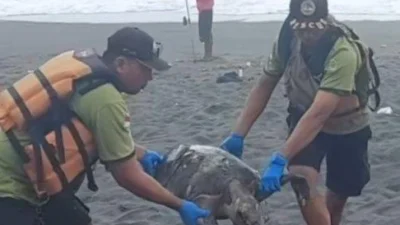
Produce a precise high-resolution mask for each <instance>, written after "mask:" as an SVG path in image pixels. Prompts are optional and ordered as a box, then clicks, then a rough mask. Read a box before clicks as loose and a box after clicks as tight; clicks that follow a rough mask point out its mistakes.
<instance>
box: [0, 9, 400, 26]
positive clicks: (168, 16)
mask: <svg viewBox="0 0 400 225" xmlns="http://www.w3.org/2000/svg"><path fill="white" fill-rule="evenodd" d="M286 15H287V13H286V12H285V13H271V14H242V15H233V14H221V13H214V18H213V20H214V22H217V23H221V22H243V23H265V22H276V21H282V20H283V19H284V18H285V17H286ZM333 15H334V16H335V17H336V18H337V19H339V20H341V21H351V22H366V21H377V22H393V21H400V14H390V15H389V14H340V13H336V14H335V13H333ZM184 16H186V17H187V13H186V12H175V11H173V12H168V11H167V12H165V11H152V12H120V13H88V14H68V13H66V14H37V15H12V16H0V21H10V22H16V21H21V22H42V23H73V24H120V23H142V24H152V23H182V18H183V17H184ZM190 19H191V21H192V23H197V22H198V13H197V11H196V10H192V12H191V13H190Z"/></svg>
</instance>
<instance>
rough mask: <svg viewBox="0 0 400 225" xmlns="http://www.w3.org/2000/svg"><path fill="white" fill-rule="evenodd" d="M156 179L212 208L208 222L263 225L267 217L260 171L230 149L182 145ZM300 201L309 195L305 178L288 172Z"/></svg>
mask: <svg viewBox="0 0 400 225" xmlns="http://www.w3.org/2000/svg"><path fill="white" fill-rule="evenodd" d="M155 178H156V179H157V180H158V182H160V183H161V184H162V185H163V186H164V187H165V188H167V189H168V190H170V191H171V192H172V193H174V194H175V195H177V196H179V197H181V198H184V199H188V200H191V201H194V202H196V203H197V204H198V205H200V206H201V207H203V208H206V209H209V210H211V212H212V214H211V216H210V217H208V218H206V219H205V220H203V221H202V222H203V224H204V225H217V220H221V219H230V220H231V221H232V223H233V224H234V225H263V224H264V222H265V218H264V216H263V213H262V212H261V209H260V204H259V203H260V202H261V201H263V200H264V199H266V198H267V197H269V195H266V196H258V195H257V193H256V192H257V187H258V186H259V184H260V175H259V173H258V172H257V171H256V170H255V169H253V168H251V167H250V166H248V165H247V164H246V163H244V162H243V161H242V160H240V159H238V158H236V157H235V156H233V155H231V154H229V153H228V152H226V151H224V150H222V149H220V148H218V147H213V146H208V145H190V146H188V145H180V146H179V147H178V148H176V149H172V150H171V151H169V152H168V153H167V154H166V155H165V156H164V159H163V163H161V164H160V166H159V167H158V169H157V171H156V173H155ZM289 180H291V181H292V185H293V187H294V189H295V190H296V195H297V198H298V199H299V200H306V199H307V198H308V192H309V189H308V185H307V182H306V180H305V179H304V178H302V177H298V176H294V175H285V176H284V178H283V179H282V183H283V184H285V183H287V182H288V181H289Z"/></svg>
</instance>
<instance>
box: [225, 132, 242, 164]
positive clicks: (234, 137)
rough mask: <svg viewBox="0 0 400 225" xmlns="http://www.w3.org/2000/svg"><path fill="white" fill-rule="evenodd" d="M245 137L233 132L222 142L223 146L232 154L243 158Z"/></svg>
mask: <svg viewBox="0 0 400 225" xmlns="http://www.w3.org/2000/svg"><path fill="white" fill-rule="evenodd" d="M243 142H244V137H243V136H242V135H239V134H237V133H232V134H231V135H230V136H229V137H227V138H226V139H225V140H224V141H223V142H222V144H221V146H220V147H221V148H222V149H224V150H226V151H228V152H229V153H231V154H232V155H234V156H236V157H238V158H239V159H240V158H242V153H243Z"/></svg>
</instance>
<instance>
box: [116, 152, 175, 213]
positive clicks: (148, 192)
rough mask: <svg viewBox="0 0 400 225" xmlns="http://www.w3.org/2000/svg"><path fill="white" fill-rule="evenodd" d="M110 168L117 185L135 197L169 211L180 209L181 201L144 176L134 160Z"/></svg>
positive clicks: (153, 180) (150, 178) (152, 179)
mask: <svg viewBox="0 0 400 225" xmlns="http://www.w3.org/2000/svg"><path fill="white" fill-rule="evenodd" d="M110 168H111V172H112V174H113V176H114V179H115V180H116V181H117V182H118V184H119V185H120V186H121V187H123V188H125V189H126V190H128V191H130V192H132V193H134V194H135V195H137V196H139V197H141V198H143V199H146V200H149V201H152V202H155V203H158V204H162V205H165V206H167V207H169V208H171V209H175V210H178V209H179V208H180V207H181V205H182V200H181V199H180V198H178V197H176V196H175V195H173V194H172V193H171V192H169V191H168V190H167V189H165V188H164V187H163V186H162V185H161V184H160V183H158V182H157V181H156V180H155V179H154V178H152V177H151V176H149V175H148V174H146V173H145V172H144V171H143V169H142V168H141V166H140V164H139V162H138V161H137V160H136V159H134V158H132V159H130V160H128V161H127V162H122V163H117V164H115V165H112V166H111V167H110Z"/></svg>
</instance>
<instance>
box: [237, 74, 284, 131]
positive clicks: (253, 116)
mask: <svg viewBox="0 0 400 225" xmlns="http://www.w3.org/2000/svg"><path fill="white" fill-rule="evenodd" d="M277 82H278V81H277V80H276V79H275V78H272V77H269V76H268V75H263V77H262V78H261V79H260V81H259V82H258V83H257V84H256V85H255V86H254V88H253V89H252V90H251V92H250V94H249V97H248V99H247V101H246V106H245V107H244V109H243V111H242V112H241V114H240V116H239V119H238V121H237V123H236V126H235V127H234V132H235V133H238V134H241V135H243V136H246V135H247V133H248V132H249V130H250V128H251V127H252V126H253V124H254V122H255V121H256V120H257V118H258V117H259V116H260V114H261V113H262V112H263V111H264V109H265V107H266V105H267V103H268V101H269V99H270V98H271V94H272V92H273V90H274V88H275V86H276V83H277Z"/></svg>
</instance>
